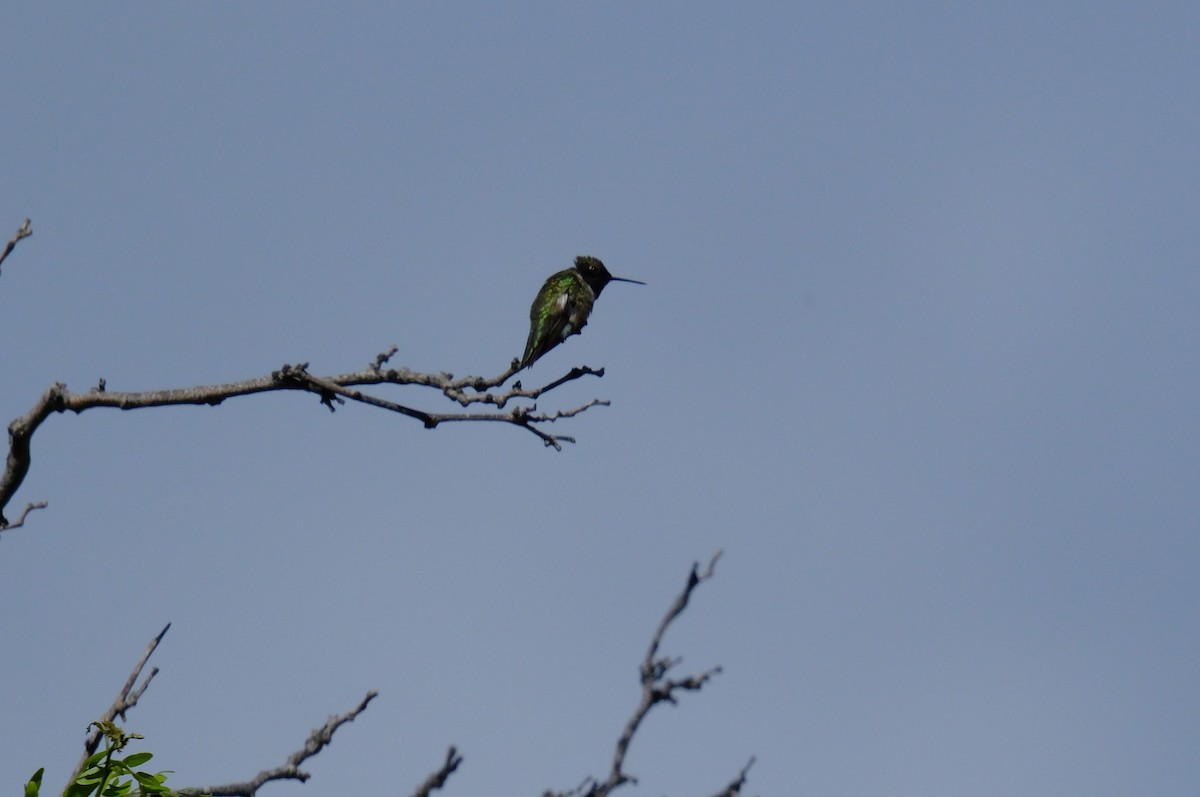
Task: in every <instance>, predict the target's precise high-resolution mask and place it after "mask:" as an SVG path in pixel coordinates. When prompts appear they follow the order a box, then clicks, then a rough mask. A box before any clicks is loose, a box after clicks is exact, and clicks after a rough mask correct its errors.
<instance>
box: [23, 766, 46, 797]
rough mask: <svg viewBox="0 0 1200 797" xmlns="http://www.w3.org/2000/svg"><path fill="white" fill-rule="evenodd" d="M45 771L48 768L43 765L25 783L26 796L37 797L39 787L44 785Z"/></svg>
mask: <svg viewBox="0 0 1200 797" xmlns="http://www.w3.org/2000/svg"><path fill="white" fill-rule="evenodd" d="M45 771H46V768H45V767H42V768H41V769H39V770H38V771H37V772H34V773H33V777H32V778H30V779H29V782H28V783H26V784H25V797H37V793H38V789H40V788H41V787H42V773H43V772H45Z"/></svg>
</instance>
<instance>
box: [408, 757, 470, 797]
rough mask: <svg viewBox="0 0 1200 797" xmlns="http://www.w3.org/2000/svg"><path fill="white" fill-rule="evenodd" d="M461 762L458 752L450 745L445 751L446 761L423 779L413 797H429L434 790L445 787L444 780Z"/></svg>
mask: <svg viewBox="0 0 1200 797" xmlns="http://www.w3.org/2000/svg"><path fill="white" fill-rule="evenodd" d="M462 762H463V757H462V756H460V755H459V754H458V750H456V749H455V748H454V746H453V745H451V747H450V749H449V750H447V751H446V760H445V761H444V762H443V763H442V767H441V769H439V770H438V771H437V772H434V773H433V774H431V775H430V776H429V777H427V778H425V782H424V783H422V784H421V785H420V786H418V787H417V790H416V791H414V792H413V797H429V795H430V793H431V792H433V791H434V790H435V789H440V788H442V786H445V785H446V778H448V777H450V773H451V772H453V771H454V770H456V769H458V765H459V764H461V763H462Z"/></svg>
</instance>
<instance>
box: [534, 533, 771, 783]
mask: <svg viewBox="0 0 1200 797" xmlns="http://www.w3.org/2000/svg"><path fill="white" fill-rule="evenodd" d="M720 558H721V551H717V552H716V553H715V554H713V557H712V559H711V560H709V563H708V567H707V568H705V569H704V571H703V572H700V564H699V562H697V563H696V564H694V565H692V571H691V573H690V574H689V575H688V580H687V584H685V585H684V588H683V591H682V592H680V593H679V595H678V596H677V597H676V598H675V602H674V603H672V604H671V608H670V609H668V610H667V613H666V615H665V616H664V617H663V619H662V621H661V622H660V623H659V624H658V630H656V631H655V632H654V636H653V637H652V638H651V640H650V647H649V648H648V649H647V650H646V656H645V658H644V659H642V663H641V666H640V668H639V672H640V674H641V681H642V697H641V700H640V701H639V702H638V705H637V708H635V709H634V711H633V715H632V716H631V717H630V718H629V721H628V722H626V723H625V728H624V730H623V731H622V732H621V736H620V737H619V738H618V739H617V746H616V751H615V753H614V754H613V762H612V768H611V769H610V770H609V773H608V778H607V779H606V780H604V781H603V782H600V781H597V780H596V779H595V778H592V777H589V778H587V779H585V780H584V781H583V783H581V784H580V785H579V786H576V787H575V788H574V789H571V790H569V791H565V792H552V791H547V792H546V793H545V797H606V796H607V795H608V794H610V793H611V792H613V791H614V790H616V789H617V788H618V787H620V786H623V785H624V784H626V783H636V782H637V778H635V777H634V776H632V775H630V774H629V773H627V772H625V769H624V767H625V754H626V753H627V752H628V751H629V745H630V743H632V742H633V737H634V735H635V734H637V730H638V728H639V727H641V724H642V720H644V719H645V718H646V716H647V715H648V714H649V713H650V710H651V709H653V708H654V706H656V705H658V704H659V703H664V702H666V703H672V704H674V703H675V702H676V696H675V693H676V692H677V691H685V692H698V691H700V689H701V688H702V687H703V686H704V684H706V683H707V682H708V681H709V679H710V678H712V677H713V676H714V675H717V674H718V673H720V672H721V668H720V667H712V668H710V669H708V670H705V671H704V672H701V673H697V674H695V675H689V676H688V677H686V678H681V679H674V678H668V677H667V674H668V673H669V672H670V671H671V669H672V668H674V667H675V666H676V665H677V664H679V662H680V659H677V658H676V659H670V658H666V657H661V658H656V657H657V656H658V649H659V647H660V646H661V645H662V640H663V636H664V635H665V634H666V632H667V628H669V627H670V625H671V623H672V622H674V621H675V618H677V617H678V616H679V615H680V614H682V613H683V610H684V609H685V608H686V607H687V604H688V600H689V599H690V598H691V595H692V591H693V590H694V589H696V587H698V586H699V585H700V584H701V583H702V582H704V581H707V580H708V579H710V578H712V576H713V568H714V567H715V566H716V564H717V560H718V559H720ZM753 763H754V759H753V758H751V759H750V763H748V764H746V766H745V767H743V768H742V771H741V774H740V775H739V776H738V777H737V778H736V779H734V780H733V781H732V782H730V784H729V785H728V786H726V787H725V788H724V789H723V790H722V791H720V792H718V793H717V795H716V797H736V795H737V794H738V790H740V789H741V787H742V786H743V785H744V784H745V782H746V774H747V773H748V772H749V770H750V765H751V764H753Z"/></svg>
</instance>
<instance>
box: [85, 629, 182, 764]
mask: <svg viewBox="0 0 1200 797" xmlns="http://www.w3.org/2000/svg"><path fill="white" fill-rule="evenodd" d="M170 628H171V624H170V623H167V624H166V625H165V626H163V630H161V631H159V632H158V636H156V637H154V639H152V640H150V644H149V645H147V646H146V652H145V653H143V654H142V657H141V658H140V659H138V662H137V664H135V665H133V670H132V671H131V672H130V673H129V677H128V678H126V679H125V684H124V685H123V686H122V687H121V691H120V692H118V693H117V697H116V699H115V700H113V702H112V705H111V706H109V707H108V710H107V711H105V712H104V714H103V715H101V717H100V720H99V721H100V722H112V721H113V720H115V719H116V718H117V717H120V718H121V721H122V722H124V721H125V712H127V711H129V709H131V708H133V707H134V706H136V705H137V702H138V700H140V699H141V697H142V693H143V692H145V691H146V687H147V686H149V685H150V681H152V680H153V679H154V676H156V675H158V668H157V667H155V668H154V669H152V670H150V674H149V675H147V676H146V680H144V681H142V685H141V686H138V687H137V688H136V689H135V688H134V685H135V684H136V683H137V679H138V678H139V677H140V676H141V674H142V670H143V669H144V668H145V667H146V662H148V661H149V660H150V657H151V656H152V655H154V651H155V650H157V649H158V643H159V642H162V640H163V637H165V636H166V635H167V631H168V630H170ZM89 727H92V731H91V733H89V734H88V737H87V741H85V742H84V743H83V755H82V756H80V758H79V763H78V764H76V765H75V771H74V772H72V773H71V778H70V780H68V781H67V785H68V786H70V784H72V783H74V782H75V779H76V778H77V777H79V774H80V773H81V772H83V764H84V762H85V761H87V759H88V756H90V755H91V754H92V753H94V752H96V750H97V749H99V747H100V739H101V737H102V735H103V734H102V733H101V730H100V727H99V725H98V724H97V723H93V724H92V726H89Z"/></svg>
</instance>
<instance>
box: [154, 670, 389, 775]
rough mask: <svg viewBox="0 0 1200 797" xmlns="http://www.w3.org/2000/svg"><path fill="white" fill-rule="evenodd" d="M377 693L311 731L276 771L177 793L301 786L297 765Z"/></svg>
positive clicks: (298, 766) (301, 773)
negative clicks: (292, 782)
mask: <svg viewBox="0 0 1200 797" xmlns="http://www.w3.org/2000/svg"><path fill="white" fill-rule="evenodd" d="M378 694H379V693H378V692H376V691H374V690H372V691H370V692H367V696H366V697H364V698H363V699H362V702H361V703H359V704H358V706H356V707H355V708H353V709H351V710H350V711H347V712H346V713H345V714H342V715H340V716H333V717H330V718H329V719H328V720H326V722H325V724H324V725H322V726H321V727H320V728H316V729H314V730H313V732H312V733H310V734H309V736H308V741H306V742H305V743H304V747H302V748H300V749H299V750H297V751H296V752H294V753H292V754H291V755H290V756H288V759H287V761H286V762H284V764H283V765H281V766H278V767H275V769H264V770H263V771H262V772H259V773H258V774H257V775H255V776H254V777H253V778H251V779H250V780H247V781H243V782H241V783H226V784H223V785H220V786H205V787H203V788H192V787H189V788H186V789H179V790H178V792H177V793H178V794H180V795H201V794H210V795H212V796H213V797H254V796H255V794H256V793H257V792H258V790H259V788H261V787H262V786H263V784H265V783H270V782H271V781H273V780H298V781H300V782H301V783H303V782H304V781H306V780H308V779H309V777H311V775H309V773H307V772H305V771H304V770H302V769H300V765H301V764H303V763H304V762H305V761H307V760H308V759H309V758H312V757H313V756H315V755H316V754H317V753H319V752H321V751H322V750H323V749H325V747H326V746H328V745H329V743H330V742H332V741H333V734H334V732H335V731H336V730H337V729H338V728H340V727H342V726H343V725H345V724H346V723H347V722H352V721H353V720H354V718H355V717H357V716H358V715H359V714H361V713H363V712H364V711H366V709H367V704H369V703H370V702H371V701H372V700H374V699H375V697H376V696H377V695H378Z"/></svg>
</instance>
